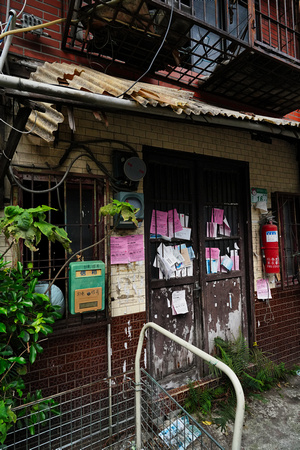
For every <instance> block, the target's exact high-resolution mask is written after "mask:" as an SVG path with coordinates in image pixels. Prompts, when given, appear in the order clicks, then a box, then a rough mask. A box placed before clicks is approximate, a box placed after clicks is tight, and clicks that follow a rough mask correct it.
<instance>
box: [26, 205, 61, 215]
mask: <svg viewBox="0 0 300 450" xmlns="http://www.w3.org/2000/svg"><path fill="white" fill-rule="evenodd" d="M50 210H52V211H57V209H55V208H51V206H47V205H41V206H37V207H36V208H28V209H27V211H28V212H29V213H31V214H33V215H34V216H35V215H37V216H38V215H39V214H40V213H41V212H47V211H50Z"/></svg>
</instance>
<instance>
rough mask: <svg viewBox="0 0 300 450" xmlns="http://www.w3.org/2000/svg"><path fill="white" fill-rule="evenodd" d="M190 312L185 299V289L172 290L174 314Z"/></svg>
mask: <svg viewBox="0 0 300 450" xmlns="http://www.w3.org/2000/svg"><path fill="white" fill-rule="evenodd" d="M187 312H188V307H187V303H186V299H185V291H184V290H182V291H174V292H172V314H173V316H174V315H177V314H186V313H187Z"/></svg>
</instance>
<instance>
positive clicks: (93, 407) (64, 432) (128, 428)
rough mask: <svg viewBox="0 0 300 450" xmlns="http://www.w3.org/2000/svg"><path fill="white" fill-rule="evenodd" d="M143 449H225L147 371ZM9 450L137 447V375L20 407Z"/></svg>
mask: <svg viewBox="0 0 300 450" xmlns="http://www.w3.org/2000/svg"><path fill="white" fill-rule="evenodd" d="M140 387H141V391H142V402H141V423H142V448H143V450H148V449H178V450H183V449H186V448H188V449H197V450H198V449H217V448H222V447H221V446H220V445H219V444H218V443H217V442H216V441H215V440H214V439H213V438H212V437H211V436H210V435H209V434H208V433H207V432H206V431H205V430H204V429H203V428H202V427H201V426H200V425H199V424H198V423H197V422H195V420H194V419H193V418H192V417H191V416H190V415H189V414H187V413H186V411H185V410H184V409H183V408H182V407H181V406H180V405H179V404H178V403H177V402H176V401H175V400H174V399H173V398H172V397H171V396H170V395H169V394H168V393H167V392H166V391H165V390H164V389H163V388H162V387H161V386H160V385H159V384H158V383H157V382H156V381H155V380H154V379H153V378H152V377H151V376H150V375H149V374H148V373H147V372H146V371H144V370H142V380H141V385H140V386H139V388H140ZM15 412H16V413H18V416H21V417H19V418H18V420H17V423H16V424H15V427H14V428H13V429H11V430H10V432H9V434H8V438H7V442H6V445H7V447H6V448H7V450H10V449H12V450H34V449H41V450H50V449H51V450H62V449H73V450H83V449H90V450H96V449H97V450H100V449H101V450H105V449H111V450H127V449H128V450H134V449H135V383H134V374H133V373H126V374H122V375H120V376H117V377H113V378H111V379H106V380H101V381H97V382H94V383H90V384H87V385H84V386H81V387H78V388H75V389H71V390H68V391H65V392H62V393H60V394H57V395H54V396H52V397H51V398H44V399H41V400H38V401H36V402H32V403H29V404H27V405H24V406H22V407H19V408H17V410H15Z"/></svg>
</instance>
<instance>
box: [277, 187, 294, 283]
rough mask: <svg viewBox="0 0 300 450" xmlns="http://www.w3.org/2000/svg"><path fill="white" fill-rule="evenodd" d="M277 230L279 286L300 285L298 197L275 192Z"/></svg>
mask: <svg viewBox="0 0 300 450" xmlns="http://www.w3.org/2000/svg"><path fill="white" fill-rule="evenodd" d="M273 208H274V210H276V214H277V220H278V228H279V246H280V268H281V284H282V287H283V288H286V287H293V286H295V285H299V284H300V195H299V194H289V193H281V192H276V193H275V194H274V196H273Z"/></svg>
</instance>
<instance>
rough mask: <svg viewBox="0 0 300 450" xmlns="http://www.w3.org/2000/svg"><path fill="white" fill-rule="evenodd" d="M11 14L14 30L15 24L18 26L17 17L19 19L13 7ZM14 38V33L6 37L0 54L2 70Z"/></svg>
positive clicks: (0, 70) (0, 68) (11, 24)
mask: <svg viewBox="0 0 300 450" xmlns="http://www.w3.org/2000/svg"><path fill="white" fill-rule="evenodd" d="M9 16H12V19H11V23H10V27H9V28H10V29H11V30H14V29H15V26H16V19H17V13H16V11H15V10H14V9H11V10H10V11H9ZM12 40H13V35H10V36H7V37H6V38H4V47H3V50H2V53H1V56H0V72H2V69H3V66H4V64H5V61H6V57H7V54H8V50H9V47H10V44H11V41H12Z"/></svg>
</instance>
